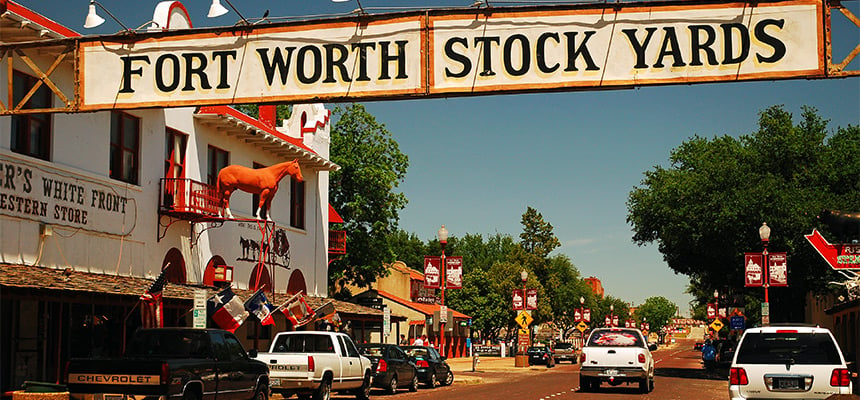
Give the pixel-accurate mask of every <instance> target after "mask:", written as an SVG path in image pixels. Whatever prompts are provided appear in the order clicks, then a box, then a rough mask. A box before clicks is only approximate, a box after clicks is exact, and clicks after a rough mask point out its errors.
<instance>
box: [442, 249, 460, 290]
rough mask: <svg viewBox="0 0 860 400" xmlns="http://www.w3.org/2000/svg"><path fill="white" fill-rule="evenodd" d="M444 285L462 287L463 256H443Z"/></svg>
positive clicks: (452, 287) (453, 287)
mask: <svg viewBox="0 0 860 400" xmlns="http://www.w3.org/2000/svg"><path fill="white" fill-rule="evenodd" d="M445 282H447V283H446V284H445V287H446V288H448V289H462V288H463V257H445Z"/></svg>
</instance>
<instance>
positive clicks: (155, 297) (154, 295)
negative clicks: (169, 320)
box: [140, 269, 167, 328]
mask: <svg viewBox="0 0 860 400" xmlns="http://www.w3.org/2000/svg"><path fill="white" fill-rule="evenodd" d="M165 272H167V269H163V270H161V273H160V274H158V278H156V279H155V282H153V283H152V285H151V286H150V287H149V289H147V290H146V293H144V294H143V295H142V296H140V325H141V326H142V327H144V328H163V327H164V305H163V304H162V298H161V292H162V290H164V286H166V285H167V278H166V277H165V276H164V274H165Z"/></svg>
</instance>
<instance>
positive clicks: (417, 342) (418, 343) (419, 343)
mask: <svg viewBox="0 0 860 400" xmlns="http://www.w3.org/2000/svg"><path fill="white" fill-rule="evenodd" d="M412 345H413V346H424V340H423V339H421V338H420V337H416V338H415V341H414V342H412Z"/></svg>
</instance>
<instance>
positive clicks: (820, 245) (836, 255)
mask: <svg viewBox="0 0 860 400" xmlns="http://www.w3.org/2000/svg"><path fill="white" fill-rule="evenodd" d="M805 237H806V240H808V241H809V244H811V245H812V247H814V248H815V250H817V251H818V254H821V257H824V261H827V264H829V265H830V268H833V269H849V270H858V269H860V244H830V243H829V242H828V241H827V239H825V238H824V236H821V233H819V232H818V230H817V229H813V230H812V233H810V234H809V235H805Z"/></svg>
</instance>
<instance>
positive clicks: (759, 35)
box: [755, 19, 785, 63]
mask: <svg viewBox="0 0 860 400" xmlns="http://www.w3.org/2000/svg"><path fill="white" fill-rule="evenodd" d="M769 25H774V26H776V27H778V28H779V29H782V27H783V26H784V25H785V20H783V19H779V20H776V19H765V20H762V21H760V22H759V23H758V24H756V26H755V38H756V39H758V40H759V41H761V42H762V43H765V44H769V45H770V47H772V48H773V54H772V55H771V56H770V57H764V56H762V55H761V54H758V53H756V55H755V57H756V60H758V62H760V63H775V62H777V61H779V60H782V58H783V57H785V43H783V42H782V41H781V40H779V39H777V38H775V37H773V36H771V35H769V34H768V33H767V31H766V30H765V29H766V28H767V27H768V26H769Z"/></svg>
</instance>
